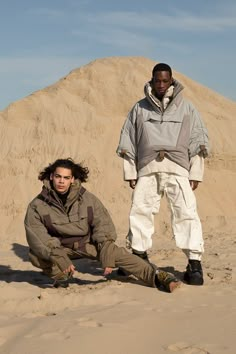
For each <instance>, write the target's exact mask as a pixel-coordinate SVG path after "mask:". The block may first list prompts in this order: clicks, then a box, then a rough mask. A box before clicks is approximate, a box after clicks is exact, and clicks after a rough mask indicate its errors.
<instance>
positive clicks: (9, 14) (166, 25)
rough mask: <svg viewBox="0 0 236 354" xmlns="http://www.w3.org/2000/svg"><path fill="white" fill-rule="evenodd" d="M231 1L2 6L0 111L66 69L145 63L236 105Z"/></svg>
mask: <svg viewBox="0 0 236 354" xmlns="http://www.w3.org/2000/svg"><path fill="white" fill-rule="evenodd" d="M235 38H236V2H235V0H225V1H220V0H204V1H202V0H198V1H191V0H178V1H176V0H165V1H163V0H161V1H158V0H155V1H154V0H146V1H144V0H119V1H115V0H114V1H112V0H40V1H36V0H8V1H1V11H0V43H1V47H0V110H3V109H4V108H6V106H7V105H8V104H9V103H11V102H13V101H15V100H18V99H21V98H23V97H25V96H27V95H29V94H30V93H32V92H34V91H36V90H39V89H41V88H44V87H46V86H48V85H51V84H53V83H54V82H56V81H57V80H59V79H60V78H61V77H63V76H65V75H67V74H68V73H69V72H70V71H71V70H73V69H76V68H78V67H80V66H81V65H84V64H87V63H89V62H90V61H92V60H94V59H97V58H103V57H109V56H145V57H147V58H150V59H152V60H154V61H157V62H166V63H168V64H169V65H171V66H172V68H173V69H174V70H177V71H178V72H181V73H182V74H184V75H186V76H188V77H190V78H192V79H193V80H195V81H197V82H199V83H201V84H203V85H205V86H207V87H209V88H211V89H213V90H214V91H216V92H219V93H220V94H222V95H223V96H225V97H228V98H230V99H232V100H235V101H236V70H235V67H236V40H235Z"/></svg>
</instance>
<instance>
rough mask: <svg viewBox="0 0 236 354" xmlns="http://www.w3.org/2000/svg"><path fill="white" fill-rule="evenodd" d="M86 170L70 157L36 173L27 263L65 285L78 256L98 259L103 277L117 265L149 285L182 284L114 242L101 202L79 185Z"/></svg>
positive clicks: (28, 217) (168, 288)
mask: <svg viewBox="0 0 236 354" xmlns="http://www.w3.org/2000/svg"><path fill="white" fill-rule="evenodd" d="M87 178H88V169H87V168H86V167H82V166H81V165H80V164H76V163H74V161H73V160H72V159H59V160H56V161H55V162H54V163H52V164H50V165H49V166H47V167H46V168H45V169H44V170H43V171H42V172H41V173H40V174H39V180H41V181H42V182H43V189H42V191H41V193H40V194H39V195H37V196H36V198H34V199H33V201H32V202H31V203H30V204H29V206H28V209H27V213H26V216H25V230H26V238H27V241H28V244H29V247H30V249H29V258H30V261H31V263H32V264H33V265H34V266H35V267H38V268H40V269H42V270H43V273H44V274H46V275H47V276H49V277H50V278H52V279H53V280H54V286H55V287H67V286H68V285H69V280H70V278H71V277H72V276H73V273H74V271H75V266H74V265H73V262H72V260H73V259H76V258H84V257H85V258H90V259H97V260H99V261H100V262H101V264H102V267H103V268H104V275H108V274H110V273H111V272H112V268H116V267H121V268H122V269H123V270H124V271H126V272H128V273H129V274H133V275H135V276H136V277H137V278H139V279H140V280H142V281H143V282H145V283H146V284H147V285H149V286H152V287H164V289H165V290H166V291H168V292H172V291H173V290H174V289H175V288H176V287H178V286H179V285H180V282H179V280H178V279H176V278H175V276H174V275H173V274H171V273H167V272H165V271H161V270H159V269H157V268H156V267H155V266H154V265H151V264H148V263H147V262H145V261H144V260H142V259H140V258H139V257H137V256H135V255H133V254H131V253H129V252H128V251H127V250H126V249H125V248H121V247H118V246H117V245H116V244H115V242H114V241H115V240H116V237H117V236H116V231H115V227H114V225H113V222H112V220H111V218H110V215H109V213H108V211H107V210H106V208H105V207H104V206H103V204H102V203H101V202H100V200H99V199H98V198H97V197H95V196H94V195H93V194H92V193H90V192H88V191H87V190H86V189H85V188H84V187H83V186H82V185H81V183H82V182H86V180H87Z"/></svg>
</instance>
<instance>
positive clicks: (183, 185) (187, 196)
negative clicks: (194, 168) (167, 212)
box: [176, 177, 196, 209]
mask: <svg viewBox="0 0 236 354" xmlns="http://www.w3.org/2000/svg"><path fill="white" fill-rule="evenodd" d="M176 181H177V183H178V185H179V188H180V190H181V193H182V196H183V201H184V203H185V206H186V208H187V209H195V208H196V198H195V195H194V193H193V191H192V188H191V186H190V183H189V180H188V179H187V178H181V177H176Z"/></svg>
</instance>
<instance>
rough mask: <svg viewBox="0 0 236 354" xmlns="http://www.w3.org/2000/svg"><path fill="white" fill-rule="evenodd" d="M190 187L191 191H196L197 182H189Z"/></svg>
mask: <svg viewBox="0 0 236 354" xmlns="http://www.w3.org/2000/svg"><path fill="white" fill-rule="evenodd" d="M189 183H190V187H191V188H192V190H193V191H195V189H197V187H198V184H199V182H198V181H189Z"/></svg>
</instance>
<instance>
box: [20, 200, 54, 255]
mask: <svg viewBox="0 0 236 354" xmlns="http://www.w3.org/2000/svg"><path fill="white" fill-rule="evenodd" d="M24 224H25V231H26V239H27V242H28V244H29V247H30V248H31V249H32V251H33V253H34V254H35V255H36V256H38V257H39V258H42V259H45V260H49V259H50V255H51V252H52V249H54V248H57V247H60V246H61V244H60V241H59V239H57V238H56V237H51V236H50V235H49V233H48V231H47V229H46V227H45V226H44V224H43V223H42V221H41V218H40V215H39V214H38V213H37V209H36V208H35V207H34V206H32V205H29V206H28V209H27V212H26V216H25V222H24Z"/></svg>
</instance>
